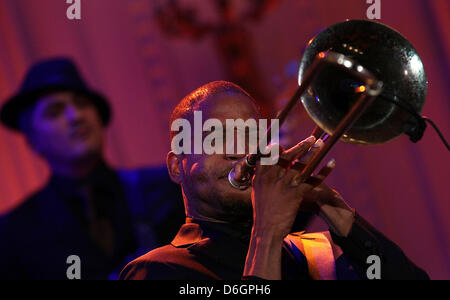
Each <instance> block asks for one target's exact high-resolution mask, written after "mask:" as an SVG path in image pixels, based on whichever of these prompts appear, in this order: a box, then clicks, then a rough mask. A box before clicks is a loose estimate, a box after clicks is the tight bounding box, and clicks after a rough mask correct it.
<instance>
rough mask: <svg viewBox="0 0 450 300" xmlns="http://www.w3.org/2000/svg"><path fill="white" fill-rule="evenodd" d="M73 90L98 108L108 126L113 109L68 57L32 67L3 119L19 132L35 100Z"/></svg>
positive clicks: (3, 112)
mask: <svg viewBox="0 0 450 300" xmlns="http://www.w3.org/2000/svg"><path fill="white" fill-rule="evenodd" d="M57 91H73V92H76V93H79V94H82V95H85V96H87V97H88V98H89V99H90V100H91V101H92V103H93V104H94V106H95V107H96V109H97V111H98V113H99V115H100V118H101V120H102V122H103V124H104V125H105V126H106V125H107V124H108V123H109V120H110V117H111V109H110V107H109V104H108V102H107V101H106V99H105V98H104V97H103V96H102V95H101V94H100V93H98V92H96V91H93V90H91V89H90V88H89V87H88V86H87V85H86V83H85V82H84V80H83V78H82V77H81V75H80V72H79V71H78V69H77V67H76V65H75V63H74V62H73V61H72V60H70V59H69V58H65V57H61V58H53V59H48V60H44V61H40V62H38V63H36V64H35V65H33V66H32V67H31V68H30V70H29V71H28V73H27V74H26V76H25V79H24V81H23V82H22V85H21V86H20V89H19V91H18V93H17V94H16V95H14V96H12V97H11V98H9V99H8V100H6V102H5V104H4V105H3V106H2V108H1V110H0V120H1V121H2V122H3V124H5V125H6V126H7V127H9V128H11V129H13V130H20V124H19V120H20V115H21V113H22V112H23V111H24V110H25V109H27V108H29V107H31V105H33V104H34V103H36V101H37V100H38V99H39V98H40V97H42V96H44V95H46V94H49V93H52V92H57Z"/></svg>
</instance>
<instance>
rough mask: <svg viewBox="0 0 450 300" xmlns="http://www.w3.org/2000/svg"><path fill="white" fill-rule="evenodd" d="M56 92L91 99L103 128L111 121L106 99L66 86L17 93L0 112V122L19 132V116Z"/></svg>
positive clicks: (96, 94) (96, 93) (97, 94)
mask: <svg viewBox="0 0 450 300" xmlns="http://www.w3.org/2000/svg"><path fill="white" fill-rule="evenodd" d="M58 91H73V92H76V93H80V94H82V95H85V96H87V97H88V98H89V99H91V101H92V103H93V105H94V106H95V108H96V109H97V111H98V113H99V116H100V118H101V120H102V123H103V125H104V126H107V125H108V124H109V121H110V120H111V108H110V106H109V104H108V102H107V100H106V98H105V97H104V96H103V95H101V94H100V93H98V92H96V91H92V90H88V89H77V88H73V87H67V86H51V87H45V88H41V89H36V90H33V91H29V92H25V93H19V94H17V95H15V96H13V97H11V98H9V99H8V100H7V101H6V103H5V104H4V105H3V107H2V108H1V111H0V120H1V122H2V123H3V124H4V125H5V126H7V127H8V128H10V129H12V130H16V131H20V115H21V114H22V113H23V112H24V110H26V109H27V108H29V107H31V106H32V105H33V104H35V103H36V102H37V101H38V100H39V99H40V98H41V97H42V96H44V95H46V94H50V93H53V92H58Z"/></svg>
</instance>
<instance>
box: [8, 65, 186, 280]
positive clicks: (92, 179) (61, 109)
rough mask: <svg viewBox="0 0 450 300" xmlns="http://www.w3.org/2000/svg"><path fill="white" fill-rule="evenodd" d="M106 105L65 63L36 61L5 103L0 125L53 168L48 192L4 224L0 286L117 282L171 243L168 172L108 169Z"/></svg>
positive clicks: (174, 191) (174, 213) (176, 217)
mask: <svg viewBox="0 0 450 300" xmlns="http://www.w3.org/2000/svg"><path fill="white" fill-rule="evenodd" d="M110 116H111V111H110V107H109V104H108V102H107V100H106V99H105V98H104V97H103V96H102V95H100V94H99V93H97V92H95V91H93V90H91V89H90V88H89V87H88V86H87V85H86V84H85V82H84V80H83V79H82V78H81V76H80V74H79V72H78V70H77V68H76V66H75V64H74V63H73V62H72V61H71V60H69V59H67V58H55V59H51V60H46V61H42V62H39V63H37V64H36V65H34V66H32V67H31V69H30V71H29V72H28V74H27V75H26V77H25V79H24V81H23V83H22V86H21V88H20V91H19V92H18V93H17V94H16V95H14V96H13V97H12V98H10V99H8V100H7V101H6V102H5V104H4V105H3V107H2V110H1V112H0V117H1V121H2V122H3V123H4V125H6V126H7V127H9V128H10V129H12V130H18V131H20V132H21V133H23V134H24V135H25V137H26V141H27V143H28V145H29V146H30V147H31V148H32V149H33V150H34V151H35V152H36V153H37V154H39V155H40V156H41V157H42V158H43V159H44V160H45V161H46V162H47V163H48V165H49V167H50V170H51V173H52V175H51V178H50V180H49V182H48V183H47V185H46V186H45V187H43V188H42V189H40V190H39V191H38V192H36V193H34V194H33V195H31V196H30V197H28V198H27V199H26V200H25V201H24V203H23V204H22V205H20V206H19V207H17V208H16V209H14V210H13V211H12V212H10V213H9V214H7V215H6V216H4V217H2V219H1V221H0V222H1V223H0V245H1V246H0V278H5V279H65V278H67V275H66V270H67V268H68V266H67V265H66V260H67V259H68V257H69V256H71V255H77V256H78V257H79V259H80V262H81V264H80V267H81V274H80V275H81V278H83V279H107V278H110V279H114V278H116V276H117V272H118V271H120V270H121V268H122V267H123V266H124V263H126V262H128V261H129V260H131V259H133V258H134V257H136V256H137V255H140V254H142V253H145V252H146V251H148V250H149V249H153V248H155V247H157V246H159V245H161V244H164V243H166V242H168V239H167V238H166V237H170V236H172V235H173V234H174V233H176V231H177V230H178V227H179V226H180V224H182V223H183V221H184V215H183V206H182V201H181V193H180V190H179V187H178V186H176V185H174V184H173V183H172V182H171V181H170V179H169V177H168V174H167V170H166V169H165V168H161V169H156V168H153V169H138V170H127V171H123V170H122V171H121V170H114V169H112V168H111V167H109V166H108V164H107V163H106V162H105V160H104V156H103V149H104V130H105V128H106V127H107V125H108V123H109V121H110Z"/></svg>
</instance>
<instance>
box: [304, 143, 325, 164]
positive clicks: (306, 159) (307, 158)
mask: <svg viewBox="0 0 450 300" xmlns="http://www.w3.org/2000/svg"><path fill="white" fill-rule="evenodd" d="M322 147H323V141H322V140H321V139H318V140H317V141H316V142H315V143H314V145H312V146H311V149H310V150H309V151H308V152H306V153H305V154H304V155H303V156H301V157H299V159H298V161H299V162H300V163H303V164H305V165H306V164H308V162H309V161H310V160H311V159H312V158H313V156H314V155H315V154H316V153H317V152H319V150H320V149H321V148H322Z"/></svg>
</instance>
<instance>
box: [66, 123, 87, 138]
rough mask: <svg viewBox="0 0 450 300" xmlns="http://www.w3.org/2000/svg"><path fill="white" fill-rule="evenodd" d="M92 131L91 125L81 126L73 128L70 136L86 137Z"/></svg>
mask: <svg viewBox="0 0 450 300" xmlns="http://www.w3.org/2000/svg"><path fill="white" fill-rule="evenodd" d="M91 132H92V129H91V127H89V126H80V127H77V128H76V129H74V130H72V131H71V133H70V135H69V136H70V138H71V139H85V138H87V137H88V136H89V135H90V134H91Z"/></svg>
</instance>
